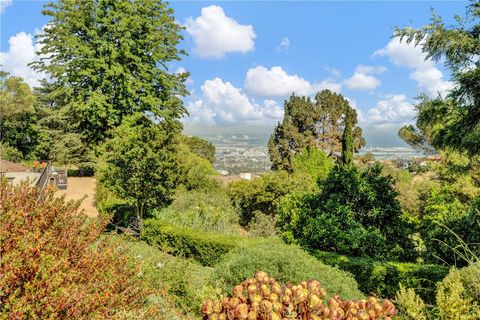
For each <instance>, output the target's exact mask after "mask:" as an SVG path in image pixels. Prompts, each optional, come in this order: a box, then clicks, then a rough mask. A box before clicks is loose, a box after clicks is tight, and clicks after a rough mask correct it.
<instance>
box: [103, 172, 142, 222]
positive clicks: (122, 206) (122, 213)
mask: <svg viewBox="0 0 480 320" xmlns="http://www.w3.org/2000/svg"><path fill="white" fill-rule="evenodd" d="M95 201H96V206H97V209H98V212H99V213H100V215H101V216H104V217H108V218H109V219H110V223H109V225H108V226H107V228H108V229H109V230H115V229H116V228H118V227H121V228H127V227H128V226H129V225H130V222H131V220H132V219H133V218H134V217H135V212H134V211H133V208H132V206H131V205H129V204H128V203H127V202H126V201H125V200H122V199H120V198H118V197H117V196H115V195H114V194H113V193H112V192H111V191H109V190H107V188H105V187H104V186H103V184H102V183H101V182H100V181H99V180H98V179H97V180H96V186H95Z"/></svg>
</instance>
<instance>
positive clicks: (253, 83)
mask: <svg viewBox="0 0 480 320" xmlns="http://www.w3.org/2000/svg"><path fill="white" fill-rule="evenodd" d="M245 89H246V90H247V91H248V92H249V93H251V94H253V95H255V96H261V97H285V96H288V95H291V94H292V93H295V94H298V95H311V94H313V93H315V92H317V91H319V90H322V89H330V90H332V91H336V92H338V91H340V89H341V85H340V84H338V83H336V82H335V81H334V80H333V79H326V80H323V81H322V82H320V83H310V82H309V81H307V80H305V79H304V78H302V77H300V76H298V75H296V74H294V75H289V74H288V73H287V72H286V71H285V70H283V68H282V67H280V66H275V67H272V68H270V69H268V68H265V67H263V66H257V67H255V68H252V69H249V70H248V71H247V74H246V77H245Z"/></svg>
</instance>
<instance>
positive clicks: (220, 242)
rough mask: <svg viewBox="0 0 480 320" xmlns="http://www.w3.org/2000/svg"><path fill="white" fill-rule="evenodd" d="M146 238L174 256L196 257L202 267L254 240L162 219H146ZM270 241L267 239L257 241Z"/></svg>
mask: <svg viewBox="0 0 480 320" xmlns="http://www.w3.org/2000/svg"><path fill="white" fill-rule="evenodd" d="M142 239H143V240H145V241H146V242H147V243H148V244H150V245H153V246H157V247H159V248H160V249H161V250H162V251H164V252H168V253H170V254H172V255H174V256H181V257H184V258H192V259H194V260H196V261H198V262H199V263H200V264H202V265H204V266H208V267H213V266H214V265H215V264H217V263H218V262H219V261H220V260H221V259H222V258H223V256H224V255H225V254H227V253H228V252H229V251H231V250H233V249H235V248H236V247H237V246H239V245H240V244H243V243H248V242H250V241H254V240H253V239H252V238H245V237H242V236H237V235H230V234H222V233H213V232H199V231H197V230H194V229H191V228H185V227H178V226H173V225H170V224H168V223H167V222H165V221H162V220H160V219H148V220H145V222H144V226H143V229H142ZM258 241H265V242H266V241H268V238H267V239H258V238H257V239H255V242H258Z"/></svg>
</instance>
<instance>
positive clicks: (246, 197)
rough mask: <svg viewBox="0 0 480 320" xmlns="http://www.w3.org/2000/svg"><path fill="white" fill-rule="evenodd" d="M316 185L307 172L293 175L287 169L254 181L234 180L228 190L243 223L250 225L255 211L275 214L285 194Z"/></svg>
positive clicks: (307, 189)
mask: <svg viewBox="0 0 480 320" xmlns="http://www.w3.org/2000/svg"><path fill="white" fill-rule="evenodd" d="M315 187H316V186H315V180H314V179H312V178H311V177H310V176H309V175H307V174H302V175H299V176H292V175H289V174H288V173H287V172H286V171H277V172H272V173H266V174H264V175H262V177H261V178H259V179H255V180H252V181H237V182H233V183H231V184H230V185H229V188H228V191H229V194H230V196H231V198H232V202H233V204H234V205H235V207H237V208H238V209H239V211H240V222H241V224H242V225H248V223H249V222H250V220H251V219H252V218H253V215H254V212H255V211H260V212H262V213H264V214H266V215H269V216H275V215H276V214H277V212H278V209H277V206H278V202H279V201H280V199H281V198H282V197H283V196H285V195H287V194H289V193H292V192H307V191H313V190H314V189H315Z"/></svg>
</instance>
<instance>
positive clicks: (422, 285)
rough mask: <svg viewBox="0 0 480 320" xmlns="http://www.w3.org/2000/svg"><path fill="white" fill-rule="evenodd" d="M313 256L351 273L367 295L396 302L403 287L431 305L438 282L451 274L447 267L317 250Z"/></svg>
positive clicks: (313, 252) (312, 252)
mask: <svg viewBox="0 0 480 320" xmlns="http://www.w3.org/2000/svg"><path fill="white" fill-rule="evenodd" d="M310 253H311V254H312V255H313V256H314V257H316V258H317V259H319V260H320V261H322V262H323V263H325V264H328V265H331V266H335V267H337V268H340V269H341V270H344V271H347V272H350V273H351V274H352V275H353V276H354V277H355V280H356V281H357V282H358V285H359V288H360V289H361V290H362V292H364V293H365V294H374V295H377V296H380V297H386V298H394V297H395V294H396V292H397V291H398V290H399V288H400V285H403V286H407V287H409V288H415V290H416V291H417V292H418V294H419V295H420V296H421V297H422V299H424V300H425V301H427V302H428V303H432V302H433V301H434V300H435V289H436V286H437V282H439V281H441V280H442V279H443V278H444V277H445V276H446V275H447V274H448V267H445V266H439V265H432V264H414V263H401V262H390V261H389V262H384V261H376V260H373V259H371V258H355V257H347V256H341V255H338V254H335V253H331V252H323V251H318V250H315V251H311V252H310Z"/></svg>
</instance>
